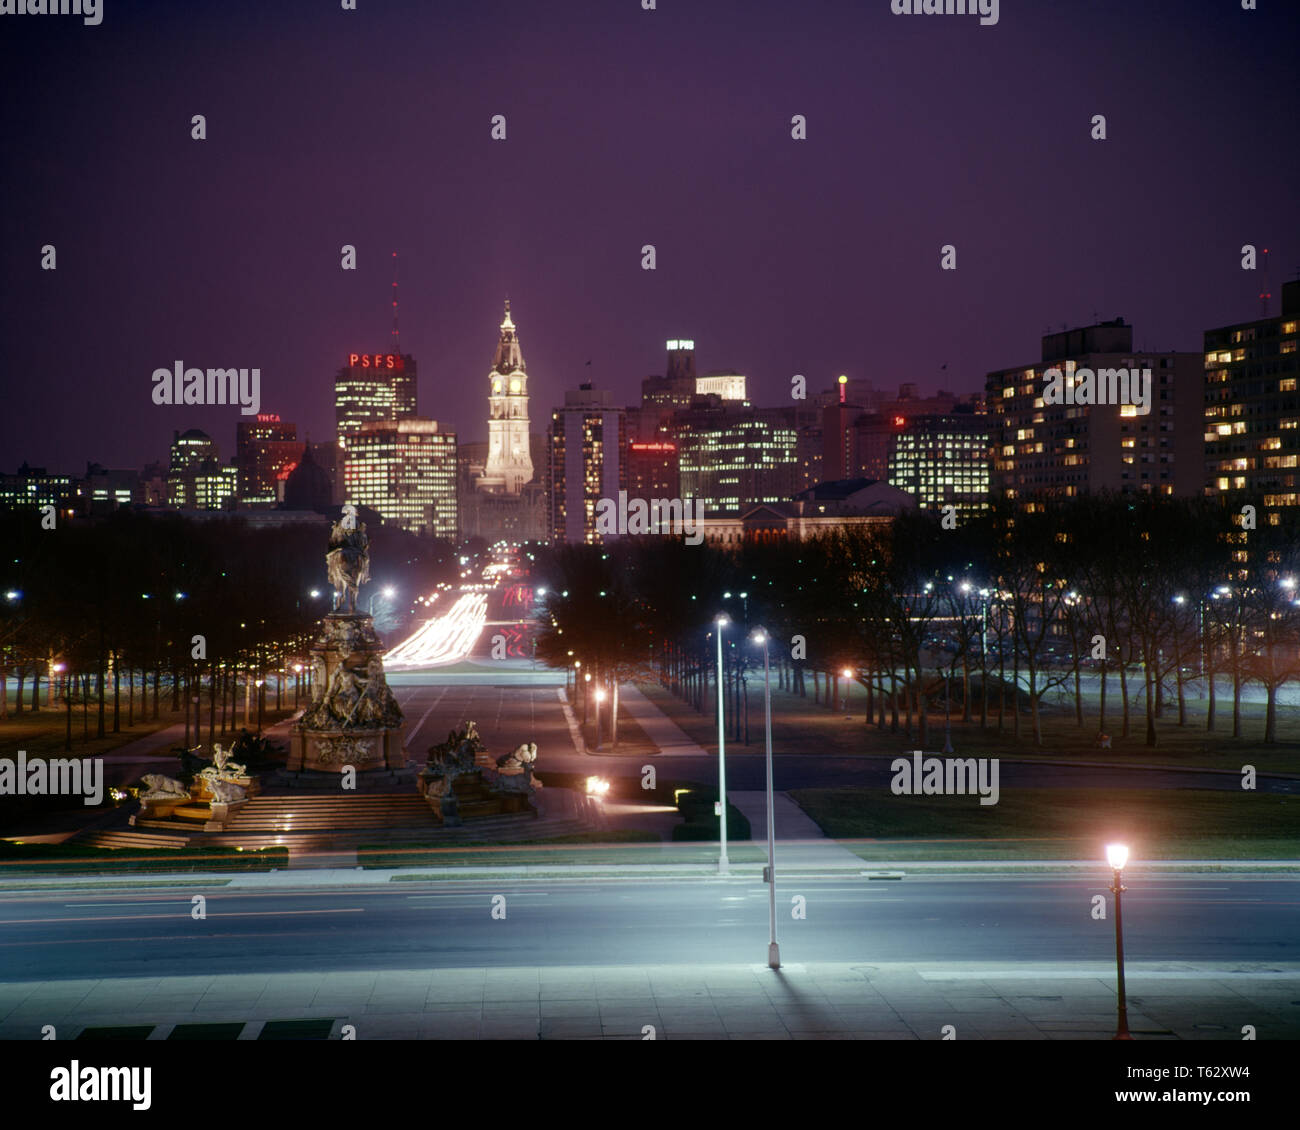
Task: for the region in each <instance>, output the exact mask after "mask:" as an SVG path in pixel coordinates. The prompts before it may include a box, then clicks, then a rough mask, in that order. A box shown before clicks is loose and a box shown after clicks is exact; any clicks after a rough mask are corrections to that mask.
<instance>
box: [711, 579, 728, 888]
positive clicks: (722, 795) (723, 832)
mask: <svg viewBox="0 0 1300 1130" xmlns="http://www.w3.org/2000/svg"><path fill="white" fill-rule="evenodd" d="M726 595H727V596H730V595H731V594H730V593H727V594H726ZM713 623H714V626H715V627H716V628H717V629H718V632H717V635H718V813H719V815H720V816H721V820H722V823H721V824H720V825H719V826H718V829H719V836H718V847H719V854H718V874H719V875H726V874H727V873H728V870H729V868H728V864H727V751H726V737H725V735H724V734H723V719H722V629H723V628H725V627H726V626H727V625H728V624H730V623H731V621H730V620H729V619H727V616H726V614H725V613H723V614H722V615H720V616H718V617H717V618H716V619H715V620H714V621H713Z"/></svg>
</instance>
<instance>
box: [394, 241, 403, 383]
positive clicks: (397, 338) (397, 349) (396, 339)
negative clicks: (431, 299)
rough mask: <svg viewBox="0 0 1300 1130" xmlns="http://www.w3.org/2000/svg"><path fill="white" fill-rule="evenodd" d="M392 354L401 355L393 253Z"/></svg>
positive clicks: (395, 268) (395, 260) (395, 261)
mask: <svg viewBox="0 0 1300 1130" xmlns="http://www.w3.org/2000/svg"><path fill="white" fill-rule="evenodd" d="M393 352H394V353H396V354H397V356H399V357H400V356H401V355H402V337H401V334H400V333H399V332H398V328H397V252H396V251H394V252H393Z"/></svg>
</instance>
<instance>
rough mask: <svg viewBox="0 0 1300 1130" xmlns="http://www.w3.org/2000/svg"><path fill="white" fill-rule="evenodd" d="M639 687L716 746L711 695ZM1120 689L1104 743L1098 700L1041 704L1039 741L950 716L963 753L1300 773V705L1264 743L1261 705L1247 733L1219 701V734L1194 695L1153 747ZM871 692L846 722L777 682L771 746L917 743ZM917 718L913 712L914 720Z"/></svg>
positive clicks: (753, 729)
mask: <svg viewBox="0 0 1300 1130" xmlns="http://www.w3.org/2000/svg"><path fill="white" fill-rule="evenodd" d="M637 686H638V687H639V688H640V690H641V691H642V693H643V694H645V696H646V697H647V698H649V699H650V700H651V701H652V702H654V704H655V705H656V706H658V707H659V709H660V710H662V711H663V712H664V713H665V714H667V715H668V716H669V717H670V718H671V719H672V720H673V721H674V722H676V723H677V725H678V726H680V727H681V728H682V729H683V730H684V731H685V732H686V733H687V734H688V735H689V736H690V737H691V739H692V740H694V741H696V742H698V743H699V744H700V745H702V746H703V747H704V748H705V749H716V747H717V740H718V733H717V720H716V715H715V714H713V713H712V711H713V710H715V709H716V707H715V706H713V704H712V702H713V700H712V699H709V700H707V701H706V703H705V711H704V713H700V712H698V711H696V710H695V709H694V708H693V707H692V706H690V705H688V704H687V703H685V702H683V701H682V700H681V699H679V698H676V697H675V696H673V695H671V694H669V693H668V692H667V691H666V690H664V688H663V687H661V686H659V685H658V684H657V683H638V684H637ZM1117 695H1118V690H1117V689H1113V690H1112V694H1111V702H1110V705H1109V707H1108V708H1107V718H1108V721H1107V733H1109V734H1110V735H1111V740H1112V748H1111V749H1110V750H1099V749H1097V748H1096V746H1095V744H1094V741H1095V739H1096V736H1097V716H1096V709H1095V706H1094V707H1093V709H1092V711H1091V712H1089V710H1088V707H1087V703H1086V701H1085V710H1084V726H1083V728H1082V729H1080V728H1079V727H1078V726H1077V725H1076V724H1075V720H1074V708H1073V705H1072V703H1071V704H1070V705H1067V706H1056V705H1050V704H1045V705H1044V706H1043V708H1042V711H1041V715H1042V728H1043V745H1042V746H1041V747H1039V746H1035V744H1034V741H1033V731H1032V728H1031V720H1030V718H1029V716H1028V715H1027V714H1025V715H1023V716H1022V717H1021V736H1020V738H1019V740H1017V739H1016V738H1015V736H1014V734H1013V733H1012V722H1013V719H1012V716H1011V714H1010V712H1009V711H1008V714H1007V716H1006V723H1005V729H1004V730H1002V731H999V730H998V728H997V717H996V714H995V713H993V712H990V715H989V726H988V728H987V729H981V728H980V724H979V714H978V712H977V711H976V712H975V713H974V715H973V717H972V719H971V721H970V722H965V723H963V722H962V721H961V713H960V709H959V708H958V709H955V710H954V712H953V719H952V744H953V747H954V748H955V749H956V750H957V752H958V754H959V755H960V756H962V757H1008V758H1010V757H1016V758H1030V759H1043V760H1077V761H1105V762H1112V763H1114V764H1116V765H1124V764H1142V765H1169V766H1181V767H1184V768H1211V769H1233V770H1236V769H1239V768H1240V767H1241V766H1242V765H1246V764H1249V765H1253V766H1255V768H1256V770H1257V771H1258V772H1261V773H1269V772H1273V773H1284V774H1295V775H1300V710H1297V709H1296V708H1294V707H1278V710H1277V717H1278V723H1277V728H1278V741H1277V743H1275V744H1274V745H1265V744H1264V743H1263V741H1261V740H1260V739H1261V736H1262V734H1263V732H1264V707H1263V704H1246V705H1243V707H1242V732H1243V734H1244V735H1245V736H1244V737H1242V738H1237V739H1234V738H1231V737H1229V736H1228V735H1229V734H1230V733H1231V727H1232V718H1231V703H1228V708H1227V711H1225V706H1224V701H1223V700H1222V699H1220V701H1219V706H1218V712H1217V715H1218V717H1217V724H1216V729H1215V733H1213V734H1207V733H1206V731H1205V714H1204V709H1203V704H1202V703H1199V702H1196V701H1194V700H1192V701H1189V702H1188V709H1187V719H1188V721H1187V725H1186V726H1181V727H1180V726H1179V725H1178V724H1177V721H1178V713H1177V709H1176V707H1170V708H1168V709H1166V712H1165V716H1164V718H1161V719H1157V721H1156V736H1157V740H1158V744H1157V745H1156V747H1155V748H1148V747H1147V746H1146V744H1145V735H1146V719H1145V715H1144V714H1142V713H1141V710H1140V709H1137V710H1134V712H1133V714H1132V716H1131V719H1130V725H1131V733H1130V736H1129V737H1127V738H1122V737H1120V724H1119V716H1118V714H1117V713H1116V711H1115V709H1114V707H1115V700H1116V698H1117ZM865 707H866V691H865V689H864V688H863V687H861V686H859V685H856V684H855V685H854V687H853V689H852V691H851V693H850V698H849V711H848V719H847V720H846V718H845V715H844V713H843V712H842V711H841V712H840V713H839V714H832V713H831V710H830V708H829V707H827V706H826V705H825V704H824V703H817V702H814V701H813V697H812V690H811V684H809V692H808V697H807V698H801V697H799V696H798V695H794V694H791V693H789V692H788V691H783V690H778V689H776V688H775V687H773V689H772V748H773V750H774V751H775V752H776V753H778V754H792V753H793V754H800V753H813V754H820V755H823V756H832V757H835V756H841V757H853V756H862V755H871V754H875V755H888V756H890V757H893V756H896V755H897V754H899V753H903V752H910V751H911V750H914V749H917V748H918V745H917V739H916V737H915V736H909V735H908V734H907V732H906V730H905V728H904V719H905V716H904V715H902V714H900V715H899V729H898V732H897V733H891V732H890V730H889V728H888V725H886V728H885V729H884V730H880V729H877V728H876V726H875V725H874V724H872V725H868V724H867V723H866V721H865V718H864V715H863V711H864V709H865ZM749 709H750V717H749V745H748V746H746V745H745V744H744V743H743V742H741V741H736V740H735V739H734V738H732V737H731V736H730V735H728V741H727V752H728V753H729V754H730V753H762V752H763V685H762V679H761V677H760V678H759V680H758V681H757V682H756V683H751V685H750V696H749ZM929 722H930V737H929V741H928V742H927V743H926V747H925V748H926V750H927V752H931V753H934V752H937V751H938V750H940V749H942V748H943V725H944V719H943V714H942V713H941V712H934V711H931V713H930V715H929ZM913 723H914V724H915V718H914V719H913Z"/></svg>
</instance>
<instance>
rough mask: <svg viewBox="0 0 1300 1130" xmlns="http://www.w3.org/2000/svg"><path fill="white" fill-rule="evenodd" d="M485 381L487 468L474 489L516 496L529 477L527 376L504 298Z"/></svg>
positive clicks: (507, 300)
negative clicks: (498, 332) (498, 337)
mask: <svg viewBox="0 0 1300 1130" xmlns="http://www.w3.org/2000/svg"><path fill="white" fill-rule="evenodd" d="M488 382H489V386H488V406H489V410H488V451H487V465H486V467H485V468H484V471H483V474H482V475H481V476H480V477H479V480H478V483H477V486H478V488H479V490H483V491H487V492H489V493H491V494H514V495H517V494H518V493H519V491H520V488H521V487H522V486H523V485H524V484H525V483H527V482H528V481H529V480H531V479H532V477H533V461H532V458H531V456H530V455H529V454H528V374H527V373H526V372H525V371H524V355H523V353H522V351H521V350H520V348H519V334H518V332H517V331H516V330H515V324H514V322H512V321H511V320H510V299H508V298H507V299H506V314H505V318H504V320H503V321H502V322H501V340H500V341H498V342H497V351H496V355H495V356H494V357H493V359H492V371H491V372H490V373H488Z"/></svg>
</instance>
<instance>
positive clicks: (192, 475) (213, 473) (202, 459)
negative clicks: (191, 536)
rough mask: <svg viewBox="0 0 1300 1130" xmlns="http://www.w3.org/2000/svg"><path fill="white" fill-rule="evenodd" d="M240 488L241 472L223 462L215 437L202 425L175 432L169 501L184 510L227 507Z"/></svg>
mask: <svg viewBox="0 0 1300 1130" xmlns="http://www.w3.org/2000/svg"><path fill="white" fill-rule="evenodd" d="M238 490H239V472H238V471H237V470H236V469H235V468H234V467H225V466H222V464H221V457H220V453H219V452H218V450H217V445H216V443H215V442H214V441H213V439H212V437H211V436H209V435H208V434H207V433H206V432H201V431H199V429H198V428H190V429H189V431H186V432H176V433H173V439H172V447H171V459H170V461H169V462H168V465H167V505H168V506H171V507H175V508H177V509H180V510H224V509H225V508H226V507H227V506H228V505H230V504H232V503H233V502H234V500H235V498H236V497H237V494H238Z"/></svg>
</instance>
